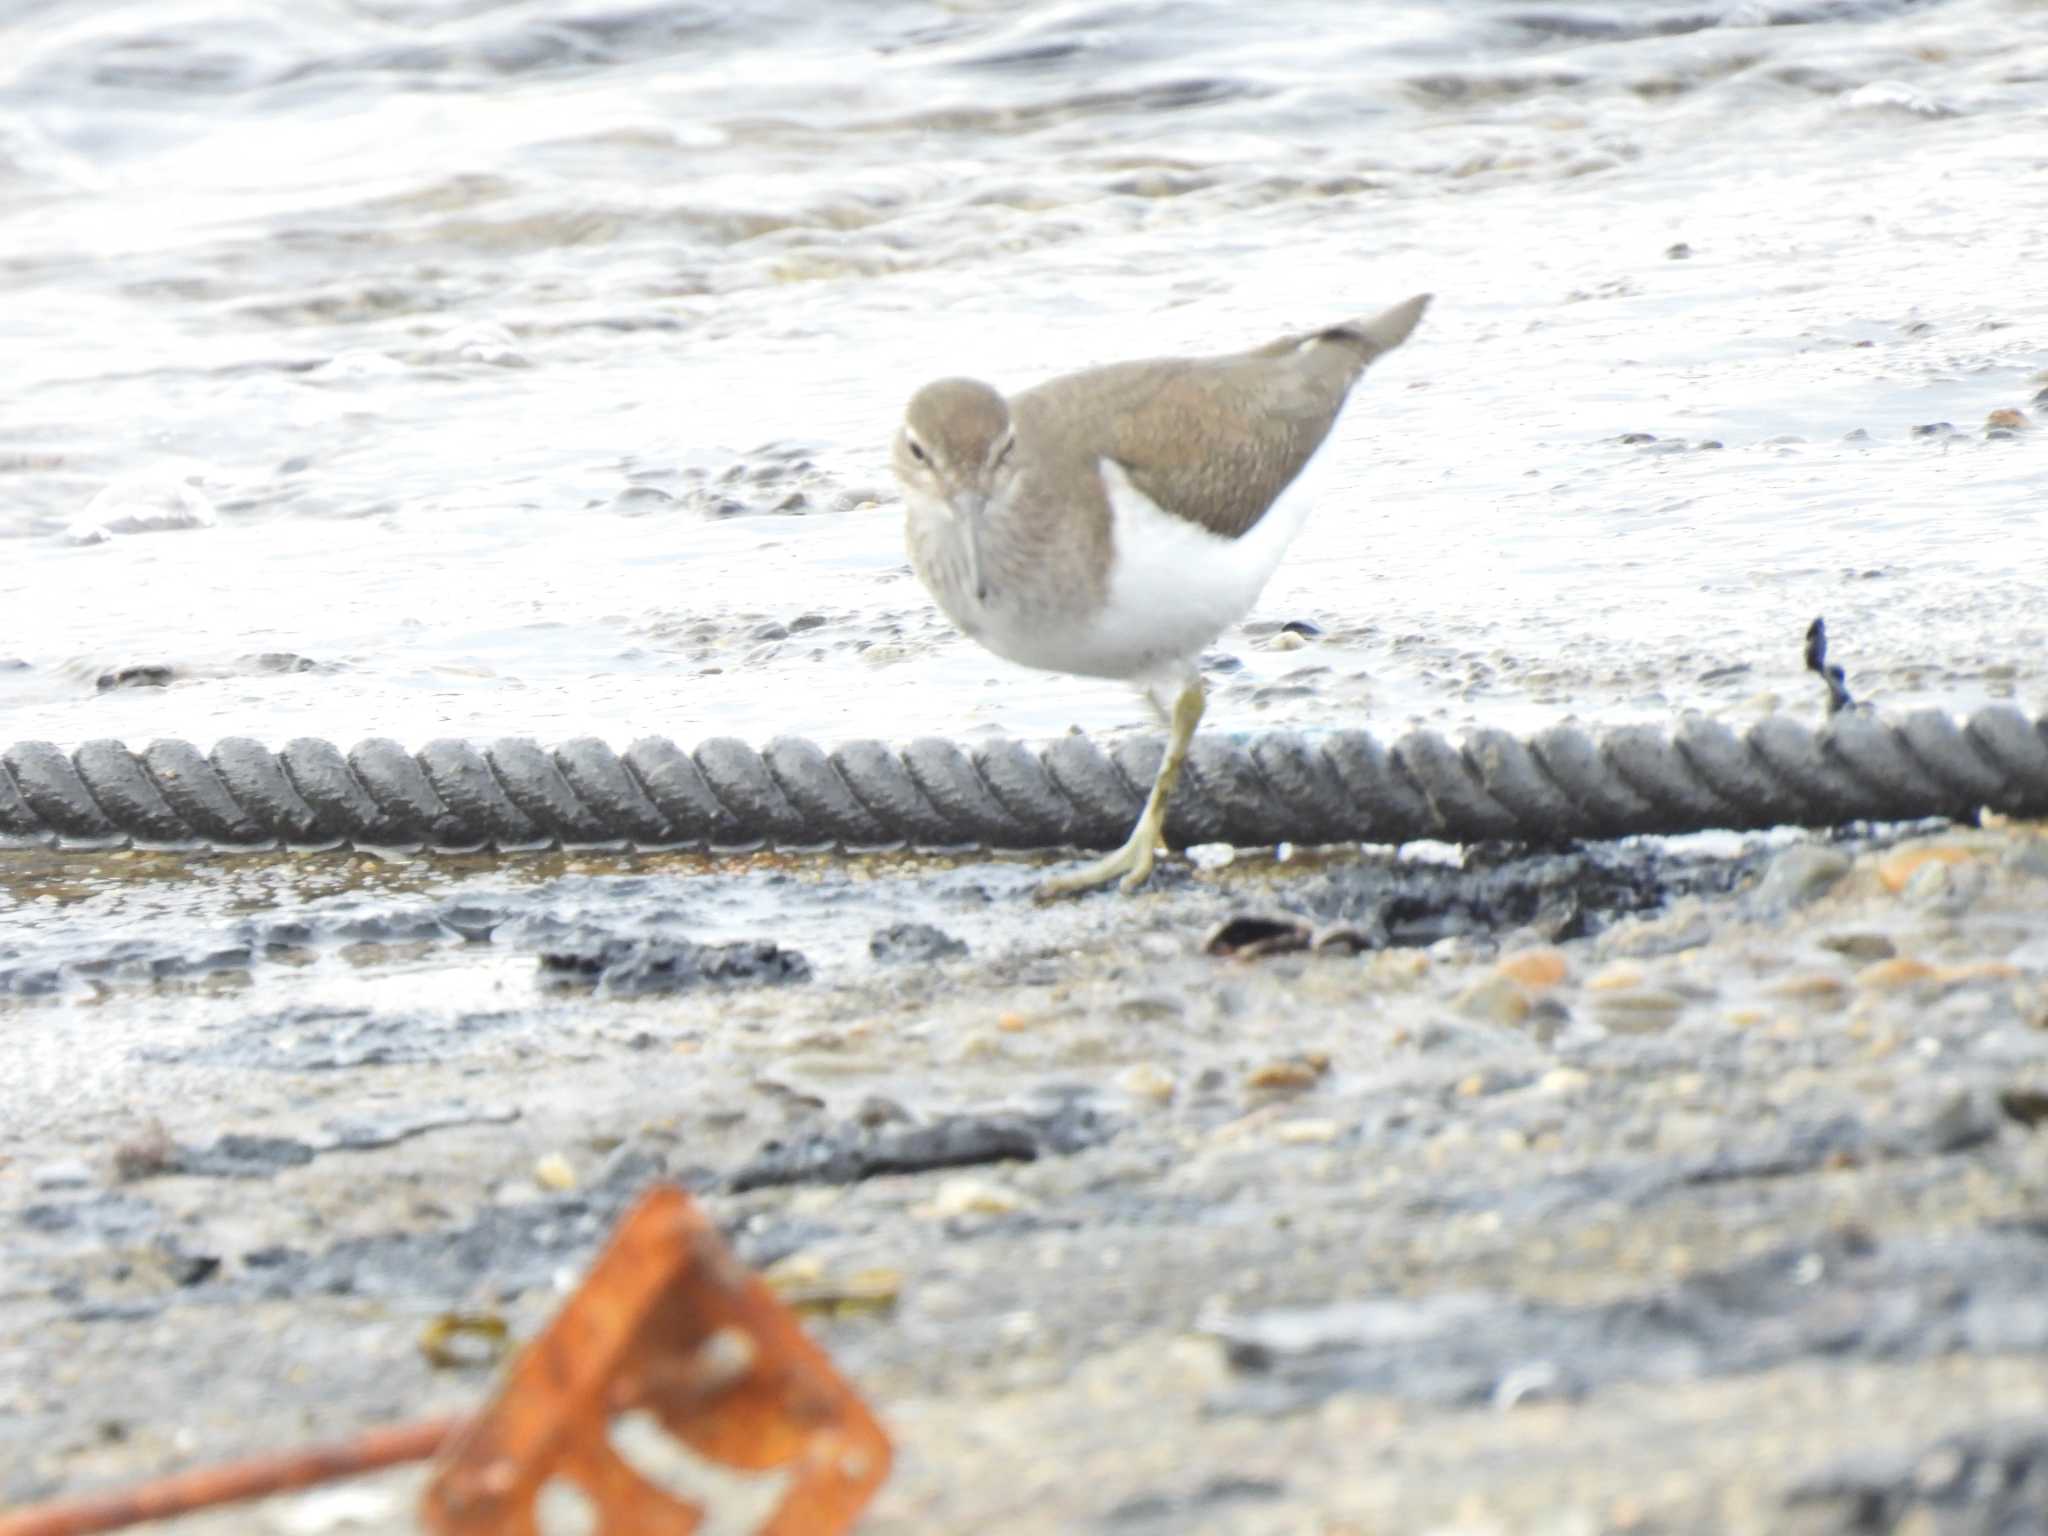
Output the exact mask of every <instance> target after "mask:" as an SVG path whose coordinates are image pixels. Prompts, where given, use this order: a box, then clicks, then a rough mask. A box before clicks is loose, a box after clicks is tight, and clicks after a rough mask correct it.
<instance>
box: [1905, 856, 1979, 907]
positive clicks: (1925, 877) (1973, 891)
mask: <svg viewBox="0 0 2048 1536" xmlns="http://www.w3.org/2000/svg"><path fill="white" fill-rule="evenodd" d="M1989 883H1990V877H1989V876H1988V875H1986V874H1985V872H1984V866H1983V865H1982V864H1976V863H1971V864H1923V865H1922V866H1921V867H1920V868H1919V869H1917V870H1915V871H1914V872H1913V878H1912V879H1911V880H1908V881H1907V882H1906V889H1905V890H1904V891H1903V892H1901V893H1900V897H1901V899H1902V900H1903V901H1904V902H1905V903H1906V904H1907V905H1908V906H1910V907H1915V908H1918V909H1919V910H1920V911H1922V912H1932V913H1936V914H1938V915H1940V916H1943V917H1958V916H1961V915H1962V914H1963V913H1964V912H1967V911H1968V910H1969V909H1970V908H1971V907H1973V906H1975V905H1976V903H1977V898H1978V897H1980V896H1982V895H1983V894H1984V888H1985V886H1986V885H1988V884H1989Z"/></svg>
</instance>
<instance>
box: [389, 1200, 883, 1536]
mask: <svg viewBox="0 0 2048 1536" xmlns="http://www.w3.org/2000/svg"><path fill="white" fill-rule="evenodd" d="M641 1410H644V1411H646V1412H648V1413H650V1414H652V1415H653V1417H654V1418H655V1419H656V1420H657V1421H658V1422H659V1423H660V1424H661V1425H662V1427H663V1428H664V1429H666V1430H667V1431H668V1433H669V1434H671V1435H673V1436H674V1437H675V1438H676V1439H677V1440H678V1441H680V1442H681V1443H682V1444H683V1445H684V1446H687V1447H688V1448H689V1449H690V1450H691V1451H693V1452H695V1453H696V1454H697V1455H699V1456H701V1457H704V1458H705V1459H707V1460H709V1461H713V1462H717V1463H720V1464H722V1465H724V1466H726V1467H731V1468H735V1469H738V1470H741V1471H748V1472H770V1471H777V1470H782V1471H785V1472H786V1473H787V1475H788V1484H787V1489H786V1492H785V1493H784V1495H783V1498H782V1501H781V1503H780V1504H778V1505H777V1506H776V1508H775V1509H774V1511H773V1512H772V1513H771V1514H770V1515H769V1517H768V1519H767V1521H766V1523H765V1524H763V1525H761V1526H760V1527H759V1528H758V1533H757V1536H835V1533H838V1532H844V1531H847V1530H850V1529H851V1528H852V1526H853V1523H854V1521H855V1520H856V1519H858V1518H859V1515H860V1512H861V1511H862V1510H863V1509H864V1508H865V1507H866V1506H867V1502H868V1500H869V1499H870V1498H872V1497H873V1496H874V1492H875V1490H876V1489H877V1488H878V1487H880V1486H881V1483H882V1479H883V1478H884V1477H885V1476H887V1475H888V1471H889V1462H890V1447H889V1439H888V1436H887V1435H886V1434H884V1433H883V1430H882V1427H881V1425H880V1424H879V1423H877V1422H876V1420H875V1418H874V1416H873V1415H872V1414H871V1413H869V1411H868V1409H867V1406H866V1405H865V1404H864V1403H863V1402H862V1401H861V1400H860V1398H859V1396H858V1395H857V1394H856V1393H855V1392H854V1390H853V1389H852V1387H850V1386H849V1385H848V1384H847V1383H846V1382H845V1381H844V1380H843V1379H842V1378H841V1377H840V1376H839V1375H838V1373H837V1372H836V1371H834V1370H833V1369H832V1365H831V1362H830V1361H829V1360H828V1359H827V1358H826V1356H825V1353H824V1351H822V1350H821V1349H819V1348H818V1347H817V1345H815V1344H813V1343H812V1342H811V1341H810V1340H809V1339H808V1338H807V1337H805V1335H804V1332H803V1329H802V1328H801V1327H800V1326H799V1325H798V1323H797V1320H796V1318H795V1316H794V1314H792V1313H791V1312H790V1311H789V1309H788V1308H786V1307H785V1306H783V1305H782V1303H781V1302H779V1301H777V1300H776V1299H775V1297H774V1296H773V1295H772V1294H771V1293H770V1292H769V1290H768V1288H767V1287H766V1286H765V1285H764V1284H762V1282H761V1281H760V1280H759V1279H757V1278H756V1277H755V1276H753V1275H751V1274H749V1273H748V1272H747V1271H746V1269H745V1268H744V1267H743V1266H742V1265H741V1264H740V1262H739V1261H738V1260H737V1259H736V1258H735V1257H734V1256H733V1254H732V1252H731V1250H730V1249H728V1248H727V1247H726V1246H725V1243H724V1242H723V1241H722V1240H721V1239H720V1238H719V1235H718V1232H717V1230H716V1229H715V1228H714V1227H713V1226H712V1224H711V1222H710V1220H709V1219H708V1218H707V1217H706V1216H705V1215H704V1213H703V1212H702V1211H700V1210H699V1209H698V1208H697V1206H696V1204H695V1203H694V1202H693V1201H692V1200H691V1199H690V1197H689V1196H688V1195H686V1194H684V1193H683V1192H682V1191H681V1190H680V1189H676V1188H673V1187H667V1186H664V1187H660V1188H656V1189H654V1190H652V1191H650V1192H649V1193H648V1194H647V1195H645V1196H643V1197H642V1199H641V1201H640V1203H639V1204H638V1205H637V1206H635V1207H634V1208H633V1210H632V1211H631V1212H630V1213H629V1214H628V1215H627V1217H626V1219H625V1220H624V1221H623V1222H621V1223H620V1225H619V1227H618V1229H617V1230H616V1231H615V1232H614V1234H613V1236H612V1240H611V1243H610V1244H609V1246H607V1247H606V1249H605V1250H604V1252H603V1253H602V1254H600V1255H599V1256H598V1259H597V1262H596V1263H595V1264H594V1265H593V1266H592V1268H591V1270H590V1273H589V1275H588V1276H587V1277H586V1278H585V1280H584V1282H583V1284H582V1286H581V1287H580V1288H579V1289H578V1290H577V1292H576V1294H575V1295H574V1296H573V1297H571V1298H570V1300H569V1302H568V1304H567V1305H566V1306H564V1307H563V1308H562V1310H561V1311H560V1312H558V1313H557V1314H556V1315H555V1317H554V1319H553V1320H552V1321H551V1322H550V1323H549V1324H548V1326H547V1328H546V1329H545V1331H543V1332H542V1334H541V1335H540V1337H539V1338H537V1339H535V1340H534V1341H533V1342H532V1343H531V1344H529V1345H528V1346H527V1347H526V1348H525V1350H523V1351H522V1352H521V1353H520V1356H519V1358H518V1359H517V1360H516V1361H515V1362H513V1365H512V1367H511V1369H510V1370H509V1371H508V1372H507V1374H506V1377H505V1381H504V1385H503V1386H502V1388H501V1389H500V1391H499V1393H498V1396H497V1398H496V1400H495V1401H494V1402H492V1404H491V1405H490V1406H489V1407H488V1408H486V1409H485V1410H484V1412H483V1413H482V1414H480V1415H479V1416H478V1417H477V1418H475V1419H474V1420H472V1421H471V1422H470V1423H469V1425H468V1426H467V1427H466V1428H464V1429H463V1430H462V1431H461V1432H460V1433H459V1434H457V1435H456V1436H454V1437H453V1438H451V1439H450V1440H449V1441H448V1442H447V1444H446V1445H445V1446H444V1447H443V1448H442V1451H441V1455H440V1458H439V1461H438V1464H437V1466H436V1468H435V1472H434V1477H433V1480H432V1481H431V1482H430V1483H429V1485H428V1487H427V1490H426V1493H425V1495H424V1497H423V1499H422V1501H421V1506H420V1510H421V1517H422V1522H423V1524H424V1525H425V1527H426V1529H427V1530H429V1531H431V1532H433V1533H435V1536H537V1532H538V1530H539V1526H538V1524H537V1516H536V1503H537V1501H538V1499H539V1498H540V1495H541V1491H542V1489H543V1488H545V1487H546V1486H547V1485H548V1484H549V1483H550V1482H552V1481H553V1480H555V1479H557V1478H561V1479H565V1480H567V1481H568V1482H570V1483H572V1484H574V1485H575V1486H576V1487H577V1488H579V1489H581V1490H582V1492H583V1494H584V1495H585V1496H586V1497H587V1498H588V1500H589V1501H590V1505H591V1507H592V1509H593V1511H594V1513H595V1518H596V1520H597V1525H596V1531H597V1533H598V1536H687V1533H690V1532H693V1531H695V1530H697V1529H698V1527H699V1526H700V1525H701V1524H702V1523H703V1519H704V1512H703V1511H702V1510H701V1509H699V1508H697V1507H696V1506H695V1505H692V1504H689V1503H686V1502H685V1501H683V1500H681V1499H679V1498H676V1497H675V1496H673V1495H672V1494H670V1493H668V1492H667V1491H665V1490H663V1489H661V1488H658V1487H656V1486H655V1485H654V1484H652V1483H651V1482H649V1481H648V1480H647V1479H646V1478H644V1477H643V1476H642V1475H641V1474H640V1473H639V1472H638V1471H636V1470H635V1469H634V1468H633V1467H632V1466H631V1465H629V1464H628V1463H627V1462H626V1461H625V1459H624V1458H623V1457H621V1455H620V1454H619V1452H618V1451H617V1450H616V1449H615V1448H614V1446H613V1444H612V1440H611V1428H612V1422H613V1420H614V1419H616V1418H617V1417H619V1416H620V1415H623V1414H628V1413H633V1412H636V1411H641Z"/></svg>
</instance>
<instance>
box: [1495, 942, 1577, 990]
mask: <svg viewBox="0 0 2048 1536" xmlns="http://www.w3.org/2000/svg"><path fill="white" fill-rule="evenodd" d="M1496 969H1497V970H1498V971H1499V973H1500V974H1501V975H1502V976H1504V977H1506V978H1507V979H1508V980H1510V981H1514V982H1518V983H1520V984H1521V985H1522V986H1525V987H1528V988H1530V989H1532V990H1534V991H1539V992H1540V991H1542V990H1544V989H1545V988H1548V987H1554V986H1556V985H1558V983H1560V982H1562V981H1563V980H1564V979H1565V977H1566V976H1568V975H1569V974H1570V973H1571V967H1570V966H1569V965H1567V964H1566V963H1565V958H1564V955H1563V954H1562V953H1561V952H1560V951H1558V950H1555V949H1523V950H1517V951H1516V952H1515V953H1514V954H1512V955H1509V956H1507V957H1506V958H1505V959H1503V960H1502V961H1501V963H1500V965H1499V966H1498V967H1497V968H1496Z"/></svg>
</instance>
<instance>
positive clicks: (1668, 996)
mask: <svg viewBox="0 0 2048 1536" xmlns="http://www.w3.org/2000/svg"><path fill="white" fill-rule="evenodd" d="M1684 1008H1685V999H1684V998H1682V997H1680V996H1679V995H1678V994H1677V993H1676V992H1662V991H1629V992H1610V993H1607V994H1606V995H1604V996H1601V997H1597V998H1595V999H1594V1000H1593V1012H1594V1014H1595V1015H1597V1016H1598V1018H1599V1020H1600V1022H1601V1023H1602V1024H1604V1025H1606V1026H1607V1027H1608V1028H1609V1029H1611V1030H1614V1031H1615V1032H1617V1033H1619V1034H1624V1035H1640V1034H1651V1033H1654V1032H1655V1031H1657V1030H1660V1029H1663V1028H1665V1027H1666V1026H1668V1025H1669V1024H1670V1023H1671V1021H1672V1020H1673V1019H1675V1018H1677V1017H1678V1015H1679V1014H1680V1013H1681V1012H1682V1011H1684Z"/></svg>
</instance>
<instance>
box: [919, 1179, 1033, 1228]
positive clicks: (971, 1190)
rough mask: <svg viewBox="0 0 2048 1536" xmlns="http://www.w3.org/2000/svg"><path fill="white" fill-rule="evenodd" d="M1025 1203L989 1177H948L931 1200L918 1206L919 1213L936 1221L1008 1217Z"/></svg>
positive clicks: (1013, 1191)
mask: <svg viewBox="0 0 2048 1536" xmlns="http://www.w3.org/2000/svg"><path fill="white" fill-rule="evenodd" d="M1025 1204H1026V1201H1025V1199H1024V1197H1023V1196H1022V1195H1020V1194H1018V1193H1017V1191H1016V1190H1014V1189H1010V1188H1007V1187H1006V1186H1004V1185H1001V1184H997V1183H993V1182H991V1181H990V1180H988V1179H969V1178H959V1179H948V1180H946V1182H945V1183H943V1184H941V1185H940V1186H939V1188H938V1193H936V1194H935V1195H933V1196H932V1198H931V1199H930V1201H928V1202H927V1203H926V1204H924V1205H921V1206H919V1207H918V1214H919V1215H920V1216H926V1217H929V1218H931V1219H932V1220H934V1221H951V1220H952V1219H953V1218H955V1217H957V1216H1007V1215H1009V1214H1011V1213H1012V1212H1014V1211H1021V1210H1023V1209H1024V1207H1025Z"/></svg>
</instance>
